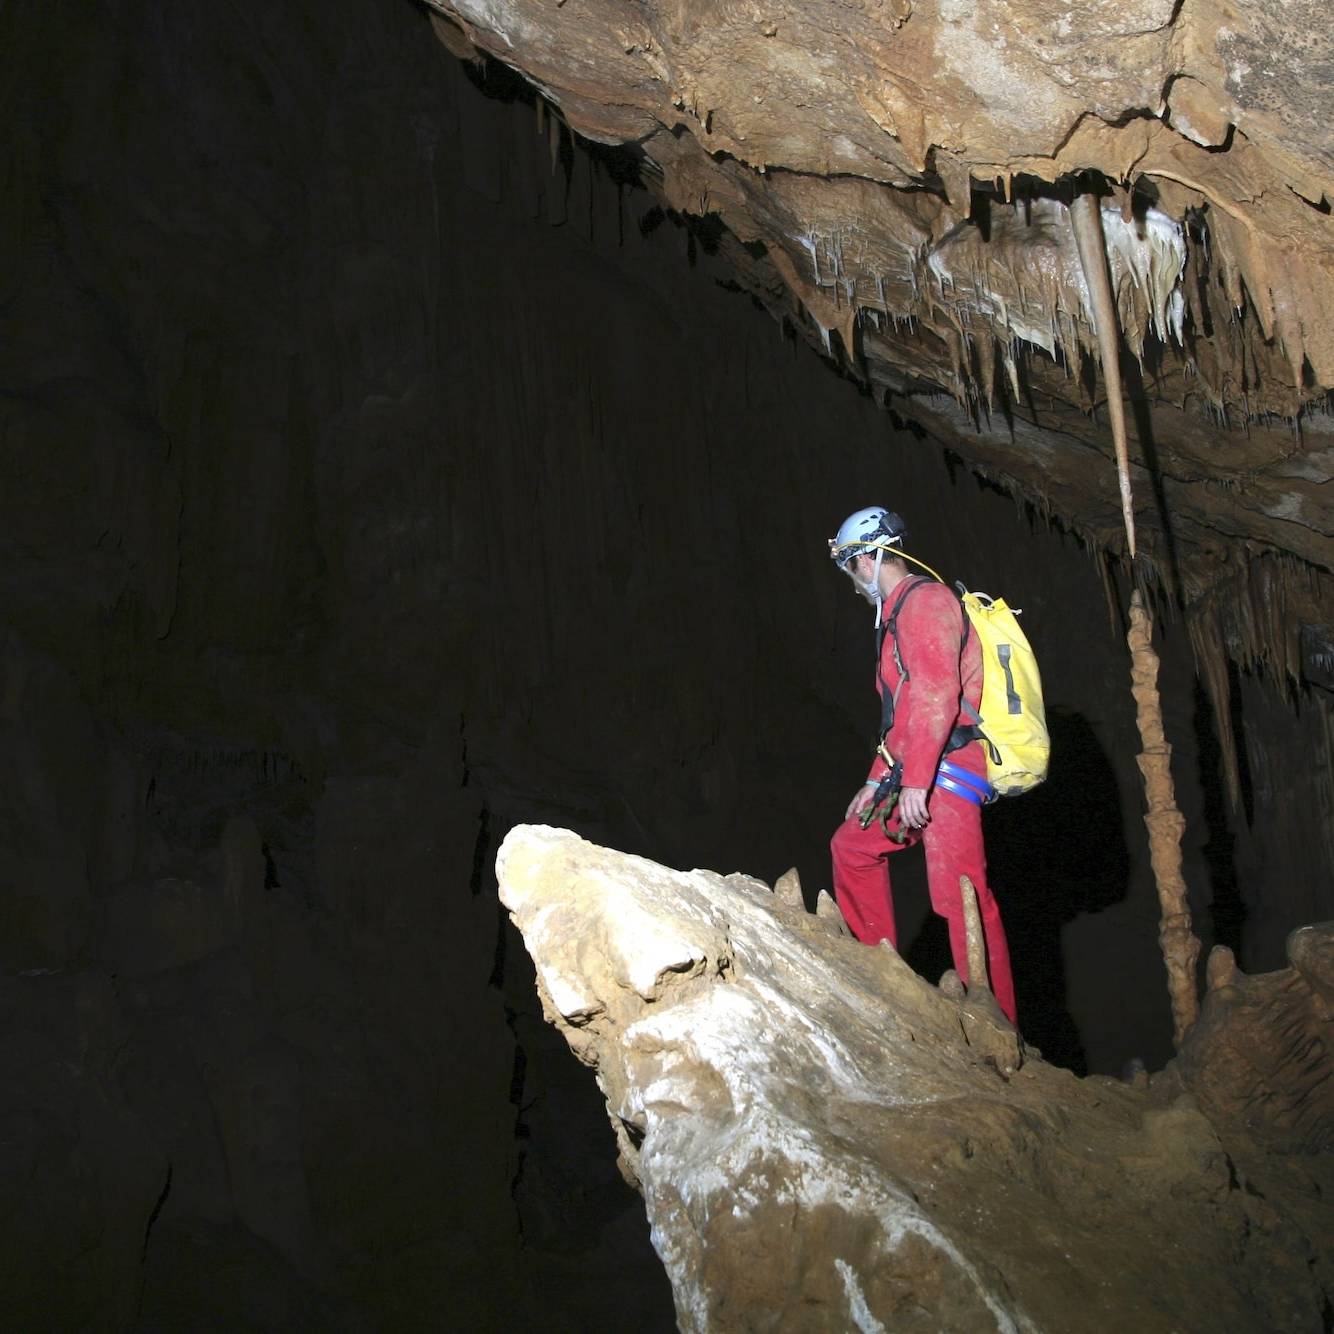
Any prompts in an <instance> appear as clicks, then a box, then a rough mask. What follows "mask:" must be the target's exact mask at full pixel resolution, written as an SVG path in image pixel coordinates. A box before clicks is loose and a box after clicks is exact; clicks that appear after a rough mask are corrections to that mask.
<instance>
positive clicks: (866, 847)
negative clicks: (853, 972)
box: [829, 789, 1016, 1023]
mask: <svg viewBox="0 0 1334 1334" xmlns="http://www.w3.org/2000/svg"><path fill="white" fill-rule="evenodd" d="M930 810H931V820H930V822H929V823H928V824H927V827H926V830H925V837H924V838H923V842H924V843H925V844H926V876H927V887H928V890H929V893H930V895H931V907H932V909H933V910H934V911H935V912H937V913H938V914H939V915H940V916H941V917H943V918H944V919H945V920H946V922H947V923H948V925H949V933H950V953H951V954H952V955H953V957H954V967H955V971H956V972H957V973H958V974H959V976H960V977H961V978H962V979H963V980H964V982H965V983H966V982H967V981H968V940H967V933H966V930H965V928H964V919H963V898H962V896H961V894H960V892H959V877H960V876H961V875H966V876H967V877H968V878H969V879H970V880H971V881H972V882H973V885H974V887H975V888H976V890H977V906H978V911H979V914H980V916H981V918H982V931H983V934H984V936H985V937H986V944H987V968H988V971H989V972H990V974H991V990H992V992H993V993H994V995H995V997H996V1003H997V1004H998V1005H999V1006H1000V1008H1001V1010H1002V1011H1003V1012H1004V1014H1005V1015H1006V1016H1007V1017H1008V1018H1009V1019H1010V1021H1011V1022H1012V1023H1013V1022H1015V1021H1016V1020H1015V1014H1016V1012H1015V1005H1014V979H1013V977H1012V975H1011V973H1010V948H1009V946H1008V945H1007V944H1006V941H1005V929H1004V927H1003V926H1002V925H1001V918H1000V908H999V907H998V906H997V904H996V900H995V899H994V898H993V897H992V894H991V889H990V887H989V886H988V884H987V860H986V853H985V852H984V850H983V847H982V812H981V809H980V808H979V807H977V806H974V805H973V804H972V803H971V802H968V801H964V800H962V799H961V798H959V797H956V796H954V795H953V794H952V793H949V792H945V791H943V790H941V789H937V790H936V791H934V792H933V793H932V794H931V806H930ZM913 842H916V836H913V837H911V838H910V841H909V843H908V844H898V843H891V842H890V841H889V839H887V838H886V837H885V835H884V833H883V832H882V831H881V829H880V825H879V823H878V822H877V821H872V823H871V824H870V825H869V826H868V827H867V828H866V829H863V828H862V827H861V825H860V824H859V823H858V821H857V818H856V817H855V816H854V817H853V818H851V819H848V820H844V821H843V823H842V824H841V825H839V827H838V829H837V830H835V831H834V837H833V838H832V839H831V840H830V844H829V851H830V853H831V855H832V857H833V863H834V899H835V901H836V902H837V903H838V906H839V910H840V911H841V912H842V914H843V916H844V919H845V920H846V921H847V923H848V926H849V928H850V929H851V931H852V934H853V935H854V936H855V937H856V938H857V939H858V940H860V941H862V942H863V943H864V944H867V945H875V944H877V943H878V942H879V941H881V940H887V941H889V943H890V944H891V945H893V946H894V947H895V948H896V949H897V948H898V933H897V932H896V931H895V929H894V898H893V893H892V891H891V888H890V878H889V866H888V858H889V856H890V854H891V853H894V852H898V851H899V850H900V848H901V847H904V846H910V845H911V843H913Z"/></svg>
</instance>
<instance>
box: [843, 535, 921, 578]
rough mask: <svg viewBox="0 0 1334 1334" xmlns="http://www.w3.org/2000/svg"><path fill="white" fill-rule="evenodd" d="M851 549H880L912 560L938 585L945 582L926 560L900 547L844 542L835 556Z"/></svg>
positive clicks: (887, 544) (885, 544) (886, 543)
mask: <svg viewBox="0 0 1334 1334" xmlns="http://www.w3.org/2000/svg"><path fill="white" fill-rule="evenodd" d="M849 547H869V548H870V549H871V550H872V551H874V550H876V548H879V549H880V550H881V551H888V552H889V554H890V555H891V556H897V557H899V559H900V560H910V561H912V563H913V564H914V565H917V566H920V567H921V568H922V569H923V570H925V571H926V572H927V574H929V575H930V576H931V577H932V578H933V579H934V580H935V581H936V583H938V584H943V583H944V582H945V581H944V580H943V579H942V578H941V577H940V575H938V574H937V573H936V572H935V570H933V569H932V568H931V567H930V566H929V565H928V564H927V563H926V562H925V561H924V560H918V559H917V557H916V556H910V555H908V553H907V552H906V551H900V550H899V548H898V547H896V546H891V545H890V544H889V543H888V542H844V543H843V545H842V546H841V547H837V548H835V555H837V554H838V552H840V551H847V550H848V548H849Z"/></svg>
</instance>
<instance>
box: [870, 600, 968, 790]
mask: <svg viewBox="0 0 1334 1334" xmlns="http://www.w3.org/2000/svg"><path fill="white" fill-rule="evenodd" d="M898 637H899V655H900V657H901V658H902V659H903V664H904V666H905V667H906V668H907V670H908V679H907V680H906V681H905V682H904V683H903V686H902V688H901V689H900V691H899V699H898V704H897V706H896V708H895V717H894V728H893V730H892V732H891V733H890V740H889V748H890V751H891V752H892V753H893V755H894V756H895V757H896V758H898V759H901V760H902V761H903V786H904V787H922V788H927V787H930V786H931V784H932V783H933V782H934V781H935V777H936V769H937V768H938V767H939V765H940V757H941V755H942V754H944V751H945V743H946V741H948V740H949V735H950V732H951V731H952V730H953V728H954V724H955V723H956V722H957V721H958V718H959V699H960V696H961V693H962V689H963V686H962V682H961V680H960V674H959V656H960V652H961V650H962V646H963V611H962V609H961V608H960V606H959V602H958V599H957V598H955V596H954V594H953V593H951V592H950V591H949V589H947V588H945V587H944V586H943V585H941V584H929V585H927V586H925V587H923V588H920V589H917V590H916V591H914V592H913V593H912V595H911V596H909V597H908V598H907V599H906V600H905V601H904V603H903V607H902V609H901V610H900V611H899V619H898ZM893 654H894V650H893V647H892V645H891V644H890V640H889V636H888V635H886V636H885V644H884V649H883V655H884V657H886V658H888V659H890V662H889V663H886V662H882V664H881V670H882V671H886V672H893V671H894V669H893V667H892V666H891V665H890V663H892V660H893ZM894 674H895V675H896V674H897V673H894ZM888 679H893V678H892V676H891V677H888ZM882 767H883V766H882Z"/></svg>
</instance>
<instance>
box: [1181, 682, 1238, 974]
mask: <svg viewBox="0 0 1334 1334" xmlns="http://www.w3.org/2000/svg"><path fill="white" fill-rule="evenodd" d="M1229 684H1231V683H1230V682H1229ZM1234 698H1235V696H1234ZM1229 703H1230V704H1231V703H1232V701H1231V700H1230V701H1229ZM1194 704H1195V707H1194V709H1193V711H1192V714H1191V722H1192V725H1193V730H1194V733H1195V746H1196V752H1197V754H1198V755H1199V766H1200V787H1201V790H1202V791H1203V793H1204V809H1203V812H1202V815H1203V819H1204V824H1205V827H1206V828H1207V829H1208V831H1209V835H1208V838H1207V839H1206V840H1205V842H1204V844H1203V846H1202V849H1201V851H1202V854H1203V857H1204V862H1205V865H1206V866H1207V867H1208V872H1209V914H1210V917H1211V918H1212V922H1213V940H1214V943H1215V944H1217V945H1226V946H1227V947H1228V949H1230V950H1231V951H1232V952H1233V954H1234V955H1236V956H1237V961H1238V962H1239V963H1241V962H1242V948H1241V943H1242V929H1243V927H1244V926H1245V924H1246V904H1245V903H1244V902H1243V900H1242V896H1241V885H1240V883H1239V881H1238V879H1237V863H1236V837H1235V835H1234V834H1233V833H1232V827H1231V824H1230V822H1229V820H1228V814H1229V811H1228V807H1229V805H1230V802H1229V798H1228V791H1227V782H1226V779H1225V776H1224V770H1223V751H1222V747H1221V746H1220V745H1219V742H1218V733H1217V730H1216V727H1215V724H1214V711H1213V706H1212V704H1211V703H1210V701H1209V694H1208V691H1207V690H1205V688H1204V684H1203V683H1202V682H1201V681H1199V680H1196V682H1195V700H1194ZM1236 735H1237V736H1238V737H1240V736H1241V734H1240V733H1237V734H1236ZM1243 749H1244V746H1243V745H1242V744H1241V742H1240V741H1239V742H1238V745H1237V750H1238V752H1240V751H1242V750H1243ZM1238 766H1240V754H1238ZM1243 967H1244V964H1243Z"/></svg>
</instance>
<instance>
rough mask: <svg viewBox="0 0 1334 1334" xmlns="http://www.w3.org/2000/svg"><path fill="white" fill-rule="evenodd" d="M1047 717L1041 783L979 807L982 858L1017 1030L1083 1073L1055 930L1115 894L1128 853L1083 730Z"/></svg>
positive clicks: (1068, 720) (1095, 748) (1111, 790)
mask: <svg viewBox="0 0 1334 1334" xmlns="http://www.w3.org/2000/svg"><path fill="white" fill-rule="evenodd" d="M1047 724H1048V728H1049V730H1050V732H1051V740H1052V750H1051V770H1050V773H1049V775H1048V778H1047V781H1046V782H1045V783H1043V784H1042V786H1041V787H1038V788H1036V789H1034V790H1033V791H1032V792H1028V793H1025V794H1024V795H1023V796H1022V797H1014V798H1009V799H1002V800H1000V801H998V802H996V803H995V804H994V805H992V806H990V807H988V808H987V810H986V811H985V813H984V816H983V822H984V828H985V830H986V838H987V863H988V870H989V872H990V877H991V885H992V890H993V892H994V893H995V895H996V898H997V900H998V901H999V902H1000V905H1001V912H1002V915H1003V918H1004V921H1005V931H1006V935H1007V937H1008V939H1009V943H1010V958H1011V961H1012V965H1013V968H1014V979H1015V992H1016V997H1017V1003H1018V1006H1019V1023H1020V1028H1021V1030H1022V1031H1023V1034H1024V1037H1025V1039H1027V1040H1028V1041H1029V1042H1031V1043H1033V1044H1034V1045H1035V1046H1037V1047H1038V1048H1039V1049H1040V1050H1041V1051H1042V1054H1043V1056H1044V1057H1046V1059H1047V1060H1049V1061H1051V1062H1053V1063H1054V1064H1057V1065H1064V1066H1067V1067H1068V1068H1070V1069H1071V1070H1074V1071H1075V1072H1076V1073H1079V1074H1083V1073H1085V1071H1086V1068H1087V1062H1086V1057H1085V1053H1084V1048H1083V1044H1082V1043H1081V1041H1080V1038H1079V1034H1078V1031H1077V1030H1076V1028H1075V1024H1074V1021H1073V1019H1072V1018H1071V1015H1070V1012H1069V1010H1068V1008H1067V1005H1068V1001H1067V979H1066V969H1065V959H1064V955H1063V951H1062V941H1061V928H1062V927H1063V926H1064V925H1065V924H1066V923H1067V922H1070V921H1073V920H1074V919H1075V918H1076V917H1078V916H1080V915H1081V914H1084V913H1097V912H1101V911H1102V910H1103V909H1105V908H1108V907H1110V906H1111V905H1113V904H1115V903H1118V902H1120V901H1121V900H1122V899H1123V898H1124V897H1125V894H1126V885H1127V876H1128V872H1129V856H1128V853H1127V850H1126V845H1125V832H1124V822H1123V819H1122V811H1121V800H1120V794H1119V791H1118V789H1117V784H1116V776H1115V773H1114V772H1113V769H1112V766H1111V763H1110V761H1109V760H1108V758H1107V755H1106V753H1105V752H1104V750H1103V748H1102V746H1101V744H1100V743H1099V741H1098V739H1097V736H1096V735H1095V733H1094V731H1093V729H1092V728H1091V727H1090V726H1089V724H1088V722H1087V721H1086V720H1085V719H1084V718H1082V717H1081V716H1079V715H1078V714H1072V713H1066V712H1063V711H1059V710H1053V711H1050V712H1049V713H1048V715H1047Z"/></svg>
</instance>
